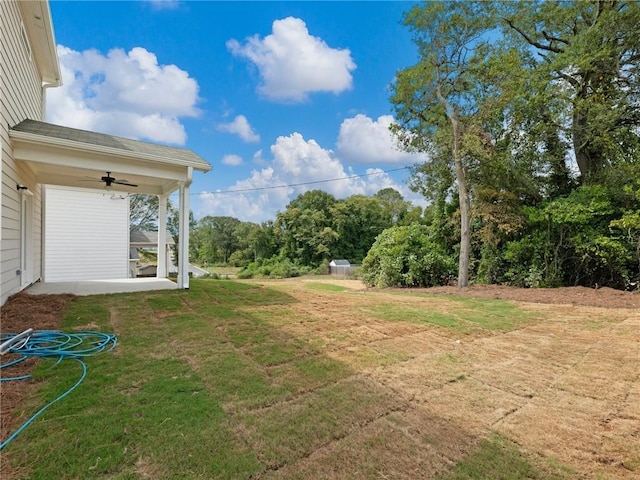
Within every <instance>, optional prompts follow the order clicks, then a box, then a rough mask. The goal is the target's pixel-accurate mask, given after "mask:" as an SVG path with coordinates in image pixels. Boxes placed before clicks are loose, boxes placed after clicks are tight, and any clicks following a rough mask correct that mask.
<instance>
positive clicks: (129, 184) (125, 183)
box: [111, 180, 138, 187]
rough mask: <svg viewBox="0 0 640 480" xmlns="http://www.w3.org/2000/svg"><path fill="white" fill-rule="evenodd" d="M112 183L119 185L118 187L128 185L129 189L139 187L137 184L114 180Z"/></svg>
mask: <svg viewBox="0 0 640 480" xmlns="http://www.w3.org/2000/svg"><path fill="white" fill-rule="evenodd" d="M111 183H117V184H118V185H126V186H128V187H137V186H138V185H136V184H135V183H129V182H128V181H126V180H114V181H113V182H111Z"/></svg>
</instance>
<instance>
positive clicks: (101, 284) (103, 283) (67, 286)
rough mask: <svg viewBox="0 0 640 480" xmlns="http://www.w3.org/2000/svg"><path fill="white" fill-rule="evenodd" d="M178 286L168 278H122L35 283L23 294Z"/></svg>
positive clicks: (150, 288)
mask: <svg viewBox="0 0 640 480" xmlns="http://www.w3.org/2000/svg"><path fill="white" fill-rule="evenodd" d="M177 289H178V285H177V284H176V283H175V282H172V281H171V280H169V279H168V278H157V277H156V278H123V279H115V280H86V281H82V282H49V283H42V282H37V283H34V284H33V285H31V286H30V287H28V288H27V289H26V290H25V292H26V293H28V294H30V295H56V294H63V293H70V294H72V295H80V296H82V295H104V294H110V293H130V292H146V291H150V290H177Z"/></svg>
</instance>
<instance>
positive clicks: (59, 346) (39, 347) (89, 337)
mask: <svg viewBox="0 0 640 480" xmlns="http://www.w3.org/2000/svg"><path fill="white" fill-rule="evenodd" d="M0 342H2V343H1V344H0V354H1V355H4V354H6V353H16V354H18V355H20V357H18V358H16V359H15V360H12V361H10V362H7V363H5V364H3V365H0V369H2V370H3V373H4V370H5V369H7V368H10V367H12V366H14V365H17V364H19V363H20V362H23V361H24V360H26V359H27V358H30V357H38V358H57V359H58V360H57V362H56V363H55V365H58V364H59V363H60V362H62V361H63V360H66V359H70V360H74V361H76V362H78V363H79V364H80V365H81V366H82V375H81V376H80V378H79V379H78V381H77V382H76V383H75V384H74V385H73V386H72V387H71V388H69V389H68V390H67V391H66V392H64V393H63V394H61V395H60V396H58V397H57V398H55V399H54V400H52V401H51V402H49V403H48V404H47V405H45V406H44V407H42V408H41V409H40V410H38V411H37V412H36V413H35V414H33V415H32V416H31V418H29V419H28V420H27V421H26V422H24V423H23V424H22V425H21V426H20V428H18V430H16V431H15V432H14V433H13V434H11V435H10V436H9V437H7V439H6V440H4V441H3V442H2V443H1V444H0V450H2V449H4V447H6V446H7V445H8V444H9V442H11V441H12V440H13V439H14V438H16V437H17V436H18V435H19V434H20V433H21V432H22V431H23V430H24V429H25V428H27V427H28V426H29V425H30V424H31V423H32V422H33V421H34V420H35V419H36V418H38V417H39V416H40V415H41V414H42V413H43V412H44V411H45V410H47V409H48V408H49V407H50V406H51V405H53V404H54V403H56V402H58V401H59V400H62V399H63V398H64V397H66V396H67V395H69V394H70V393H71V392H73V391H74V390H75V389H76V388H77V387H78V385H80V384H81V383H82V381H83V380H84V378H85V377H86V376H87V365H86V364H85V363H84V361H83V360H82V359H83V358H86V357H90V356H92V355H95V354H97V353H101V352H107V351H111V350H113V349H114V348H115V346H116V344H117V342H118V337H116V335H114V334H112V333H103V332H94V331H84V332H74V333H64V332H60V331H58V330H36V331H34V330H32V329H28V330H25V331H24V332H22V333H20V334H16V333H2V335H1V338H0ZM55 365H54V366H55ZM28 378H31V375H20V376H15V377H5V376H4V375H3V376H2V378H0V382H8V381H17V380H26V379H28Z"/></svg>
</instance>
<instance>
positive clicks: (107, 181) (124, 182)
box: [92, 172, 138, 187]
mask: <svg viewBox="0 0 640 480" xmlns="http://www.w3.org/2000/svg"><path fill="white" fill-rule="evenodd" d="M92 181H94V182H104V184H105V186H107V187H110V186H111V185H125V186H127V187H137V186H138V185H136V184H134V183H130V182H129V180H118V179H117V178H114V177H112V176H111V172H107V174H106V175H105V176H103V177H100V180H92Z"/></svg>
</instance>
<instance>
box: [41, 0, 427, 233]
mask: <svg viewBox="0 0 640 480" xmlns="http://www.w3.org/2000/svg"><path fill="white" fill-rule="evenodd" d="M412 4H413V2H402V1H376V2H363V1H355V2H342V1H325V2H294V1H284V2H275V1H258V2H248V1H230V2H220V1H173V0H165V1H143V0H139V1H112V2H98V1H62V0H51V1H50V8H51V13H52V18H53V25H54V31H55V36H56V42H57V44H58V54H59V58H60V64H61V68H62V74H63V82H64V85H63V86H62V87H59V88H56V89H51V90H49V91H48V93H47V95H48V97H47V121H49V122H52V123H56V124H61V125H67V126H71V127H75V128H82V129H88V130H94V131H98V132H102V133H109V134H113V135H119V136H124V137H129V138H135V139H139V140H145V141H152V142H158V143H166V144H169V145H174V146H180V147H185V148H189V149H191V150H193V151H195V152H196V153H198V154H199V155H200V156H202V157H203V158H205V159H206V160H207V161H208V162H209V163H211V165H212V166H213V170H212V171H211V172H208V173H206V174H201V173H196V174H195V176H194V182H193V184H192V187H191V193H192V195H191V197H190V203H191V210H192V211H193V212H194V215H195V217H196V219H199V218H202V217H203V216H205V215H215V216H221V215H229V216H233V217H236V218H239V219H240V220H243V221H254V222H261V221H265V220H272V219H275V216H276V214H277V212H278V211H282V210H284V209H285V207H286V205H287V204H288V203H289V202H290V201H291V200H293V199H294V198H295V197H296V196H298V195H299V194H300V193H303V192H304V191H307V190H310V189H316V188H318V189H322V190H325V191H327V192H329V193H331V194H333V195H335V196H336V197H337V198H346V197H348V196H350V195H353V194H366V195H371V194H374V193H376V192H377V191H378V190H380V189H382V188H385V187H393V188H396V189H397V190H398V191H400V192H401V193H402V194H403V195H404V197H405V199H407V200H412V201H414V202H415V203H417V204H421V202H422V200H421V199H420V198H419V197H418V196H416V195H415V194H413V193H411V192H410V191H409V190H408V189H407V185H406V180H407V178H408V176H409V172H408V170H407V169H405V168H403V167H406V166H408V165H411V164H413V163H415V162H417V161H420V160H421V158H420V157H417V156H415V155H408V154H407V153H404V152H402V151H400V150H398V149H397V148H395V147H394V145H393V142H392V139H391V136H390V135H389V132H388V126H389V124H390V123H391V122H392V121H393V118H392V117H391V115H392V107H391V104H390V102H389V96H390V92H389V84H390V83H391V82H392V81H393V78H394V75H395V73H396V72H397V71H398V70H400V69H402V68H405V67H408V66H411V65H413V64H415V62H416V60H417V54H416V49H415V46H414V45H413V43H412V42H411V36H410V32H409V31H408V29H407V28H405V27H403V26H402V25H401V17H402V13H403V12H405V11H407V10H408V9H409V8H410V7H411V5H412ZM345 177H351V178H347V179H344V178H345ZM341 178H342V179H343V180H339V181H325V180H333V179H341ZM313 182H320V183H313ZM282 185H289V187H286V188H272V187H279V186H282Z"/></svg>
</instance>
